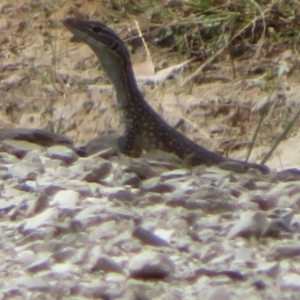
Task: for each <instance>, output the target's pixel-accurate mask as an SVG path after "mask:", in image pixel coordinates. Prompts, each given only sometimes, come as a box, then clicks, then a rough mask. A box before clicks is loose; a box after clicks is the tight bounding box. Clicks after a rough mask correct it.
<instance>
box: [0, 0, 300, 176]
mask: <svg viewBox="0 0 300 300" xmlns="http://www.w3.org/2000/svg"><path fill="white" fill-rule="evenodd" d="M0 11H1V15H0V29H1V35H0V47H1V48H0V55H1V56H0V62H1V63H0V67H1V75H0V105H1V112H0V126H1V127H25V128H41V129H47V130H51V131H54V132H58V133H61V134H65V135H67V136H69V137H71V138H72V139H73V140H74V142H75V144H76V145H83V144H85V143H87V142H88V141H89V140H90V139H92V138H94V137H96V136H98V135H103V134H107V133H114V132H117V133H120V132H122V125H121V124H120V122H119V117H118V111H117V109H116V101H115V93H114V91H113V90H112V88H111V86H110V84H109V82H108V80H107V77H106V75H105V74H104V73H103V72H102V70H101V68H100V67H99V65H98V62H97V58H96V57H95V55H94V54H93V53H92V51H91V50H90V49H89V48H88V47H87V46H86V45H84V44H81V43H76V42H74V41H73V40H72V36H71V34H70V33H69V32H68V31H67V30H66V29H65V28H64V27H63V25H62V23H61V20H62V19H63V18H65V17H74V16H75V17H76V16H83V17H84V16H89V18H90V19H96V20H102V19H103V17H101V14H102V16H103V15H105V14H106V13H107V12H108V8H107V7H106V8H105V7H104V6H103V5H102V3H101V2H99V1H89V2H84V1H81V2H80V1H77V2H76V4H74V3H73V2H72V1H66V2H63V3H61V2H60V1H46V0H44V1H6V0H2V1H1V3H0ZM138 22H140V25H141V26H143V21H142V20H140V21H139V20H138ZM112 25H113V24H112ZM113 26H114V28H115V30H116V31H117V32H119V33H120V34H121V36H124V37H125V36H128V35H129V36H130V33H128V30H127V29H128V28H129V27H130V28H131V27H132V26H135V25H134V24H133V22H131V21H130V20H127V21H126V20H124V21H123V20H122V21H121V23H119V24H115V25H113ZM148 47H149V48H150V53H151V58H152V60H153V62H154V66H155V67H156V69H159V68H160V69H162V68H164V67H166V66H168V67H169V66H172V65H175V64H178V63H180V62H182V61H185V60H186V59H187V58H185V57H183V56H179V55H178V54H173V53H168V52H167V51H166V49H161V48H158V47H155V46H153V45H150V44H149V45H148ZM144 53H145V49H144V48H143V46H142V47H140V48H139V49H138V50H137V51H135V54H134V55H132V60H133V63H137V62H141V61H142V60H143V59H144V57H145V55H144ZM270 53H272V51H270ZM274 53H275V51H274ZM274 53H273V55H271V56H268V57H263V56H262V57H261V56H259V59H251V60H249V59H248V60H243V59H239V60H237V61H235V62H234V64H235V70H236V74H237V75H236V78H234V76H233V67H232V64H231V62H230V60H229V59H228V58H227V57H226V56H225V55H224V56H221V57H220V59H219V61H218V62H216V63H214V64H213V65H212V66H210V67H209V68H207V70H206V71H205V72H204V73H203V74H202V75H201V77H199V78H198V80H196V82H197V83H194V84H192V83H191V82H188V83H187V84H185V85H184V86H183V85H181V84H180V83H181V82H182V81H183V80H184V79H185V78H187V77H188V76H189V75H190V74H191V73H192V72H193V71H195V70H196V69H197V68H198V67H199V64H200V63H199V62H193V63H191V64H189V65H188V66H187V67H186V68H185V70H184V71H183V72H181V73H179V74H177V75H176V76H175V77H173V78H175V80H174V79H169V80H167V81H165V82H164V83H163V84H161V85H159V86H158V87H155V86H153V85H148V84H145V83H141V84H140V86H141V89H142V90H143V91H144V94H145V97H146V99H147V100H148V101H149V103H150V104H151V105H153V106H154V107H155V109H156V110H157V111H158V112H159V113H160V114H161V115H162V116H163V117H164V118H165V119H166V120H167V121H168V122H169V123H170V124H171V125H173V126H174V127H176V128H177V129H178V130H180V131H182V132H183V133H184V134H186V135H187V136H189V137H190V138H192V139H193V140H195V141H196V142H198V143H199V144H202V145H204V146H206V147H208V148H209V149H212V150H215V151H220V152H221V153H223V154H224V153H225V154H226V153H229V156H233V157H238V158H241V159H243V158H244V157H245V154H246V150H247V147H245V145H248V144H249V143H250V142H251V139H252V136H253V134H254V131H255V129H256V126H257V124H258V122H259V113H257V112H255V111H257V110H259V107H260V106H262V104H263V103H264V102H265V101H266V100H267V99H268V98H269V97H270V94H272V95H271V97H270V98H271V99H272V100H273V101H275V100H274V99H279V101H278V102H277V104H278V105H277V108H276V109H274V110H273V111H272V112H271V113H270V114H269V115H268V118H267V119H266V121H265V123H264V126H263V128H262V129H261V130H260V134H259V135H258V140H257V142H256V147H255V150H254V151H253V152H252V155H251V157H250V160H252V161H254V160H256V161H259V160H261V159H262V157H263V156H264V154H265V153H266V152H267V151H268V150H269V149H270V147H271V145H272V143H273V142H274V140H275V138H276V136H278V135H279V133H280V132H282V128H283V126H284V125H286V122H287V121H289V120H291V119H292V117H293V115H294V113H295V112H296V108H297V107H298V102H299V95H300V89H299V88H298V83H299V63H298V58H297V57H296V56H295V54H294V52H293V51H292V49H281V50H279V51H278V49H277V50H276V54H274ZM257 68H263V70H265V72H260V73H259V74H254V73H255V72H252V71H251V70H254V69H257ZM282 69H286V70H288V71H287V72H286V74H284V72H283V75H281V76H276V75H277V74H279V72H280V70H282ZM249 70H250V71H249ZM270 70H271V72H272V73H273V74H275V76H274V77H275V79H273V81H272V85H274V90H273V92H272V93H270V89H268V90H266V89H264V85H266V84H269V82H268V81H266V73H267V72H270ZM142 72H143V71H142ZM251 111H253V112H252V113H251ZM297 128H299V124H298V126H297V127H294V129H293V130H292V132H291V134H290V135H289V137H288V138H287V139H286V140H285V141H284V142H282V143H281V144H280V146H279V147H278V148H277V150H276V152H275V154H274V155H273V156H272V158H271V159H270V160H269V162H268V165H269V166H270V167H271V168H276V169H277V170H281V169H285V168H289V167H300V158H299V157H300V156H299V152H300V143H299V135H298V130H297ZM258 145H259V146H258Z"/></svg>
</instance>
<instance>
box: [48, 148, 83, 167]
mask: <svg viewBox="0 0 300 300" xmlns="http://www.w3.org/2000/svg"><path fill="white" fill-rule="evenodd" d="M47 153H48V156H49V157H50V158H52V159H58V160H61V161H63V162H65V163H66V164H67V165H70V164H72V163H73V162H75V161H76V160H77V159H78V155H77V154H76V153H75V152H74V151H73V150H72V149H70V148H68V147H65V146H52V147H50V148H48V149H47Z"/></svg>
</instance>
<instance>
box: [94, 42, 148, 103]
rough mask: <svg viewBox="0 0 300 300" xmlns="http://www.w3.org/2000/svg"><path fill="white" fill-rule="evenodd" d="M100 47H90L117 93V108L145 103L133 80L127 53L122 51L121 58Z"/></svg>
mask: <svg viewBox="0 0 300 300" xmlns="http://www.w3.org/2000/svg"><path fill="white" fill-rule="evenodd" d="M100 46H101V45H99V47H95V45H90V47H91V48H92V50H94V52H95V54H96V55H97V57H98V59H99V61H100V62H101V65H102V67H103V69H104V71H105V72H106V73H107V75H108V77H109V80H110V81H111V83H112V84H113V86H114V88H115V90H116V92H117V99H118V107H121V108H126V107H129V106H130V105H131V104H134V103H140V102H141V101H145V100H144V97H143V95H142V93H141V91H140V90H139V88H138V85H137V82H136V80H135V77H134V73H133V69H132V64H131V61H130V58H129V55H128V52H127V51H126V52H125V51H124V52H123V54H124V55H123V56H122V57H121V56H118V55H116V54H115V53H114V52H112V51H111V50H110V49H108V48H107V47H100Z"/></svg>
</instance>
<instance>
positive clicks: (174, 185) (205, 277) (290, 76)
mask: <svg viewBox="0 0 300 300" xmlns="http://www.w3.org/2000/svg"><path fill="white" fill-rule="evenodd" d="M0 13H1V15H0V29H1V36H0V59H1V66H0V67H1V75H0V96H1V97H0V105H1V113H0V117H1V120H0V122H1V128H20V127H21V128H40V129H46V130H52V131H54V132H58V133H59V134H64V135H66V136H68V138H66V137H61V136H60V135H59V136H56V135H51V134H49V135H46V136H45V134H44V133H43V132H39V131H36V130H33V131H26V130H25V131H24V130H23V131H21V132H20V131H13V130H12V131H7V130H5V131H3V130H0V138H1V143H0V161H1V166H0V195H1V200H0V214H1V219H0V232H1V246H0V253H1V255H0V260H1V264H0V274H1V278H3V279H4V280H2V281H1V282H0V295H1V299H91V298H98V299H137V300H139V299H141V300H142V299H168V300H169V299H209V300H214V299H240V298H244V299H298V298H299V290H300V272H299V269H300V266H299V263H300V261H299V255H300V242H299V222H300V209H299V207H300V189H299V180H300V178H299V173H298V172H291V171H290V172H282V170H285V169H287V168H291V167H292V168H299V167H300V159H299V149H300V146H298V145H300V143H299V137H298V134H297V132H298V130H297V128H298V127H295V128H296V129H295V130H294V131H293V132H292V134H291V135H290V137H289V138H288V139H287V140H286V141H284V142H283V143H282V144H281V145H280V148H278V150H277V152H276V154H275V155H273V157H272V158H271V160H270V161H269V162H268V165H269V166H270V168H271V173H270V174H265V175H264V174H261V173H259V172H258V171H257V170H250V171H248V172H245V173H233V172H230V171H225V170H221V169H219V168H217V167H205V166H199V167H194V168H192V169H190V168H186V167H185V166H184V165H183V163H182V162H181V161H180V160H179V159H178V158H176V157H174V156H173V155H170V154H165V153H160V152H154V153H147V154H144V155H143V156H142V157H140V158H128V157H126V156H124V155H121V154H119V153H118V152H117V151H116V149H115V148H113V147H110V146H111V145H112V144H108V145H107V143H103V145H102V148H101V149H98V150H97V151H96V152H95V153H94V154H93V155H91V156H89V157H80V156H79V155H78V154H80V153H79V151H78V149H79V148H78V147H79V146H81V145H84V144H86V143H87V142H88V141H89V140H91V139H92V138H94V137H96V136H98V135H100V136H102V135H105V134H108V133H116V134H118V133H120V132H121V131H122V126H121V124H120V122H119V119H118V111H117V109H116V107H115V100H114V96H115V95H114V92H113V91H112V89H111V86H110V85H109V83H108V81H107V78H106V77H105V74H103V73H102V72H101V70H99V68H98V66H97V59H96V58H95V57H94V55H93V53H92V52H91V51H90V50H89V49H88V48H87V47H86V46H85V45H82V44H78V43H74V42H73V41H72V40H71V35H70V33H69V32H67V30H65V29H64V28H63V27H62V24H61V23H60V21H59V20H61V19H63V18H65V17H76V16H85V15H88V16H89V17H90V19H100V20H101V14H105V13H107V11H106V10H105V7H104V6H103V5H102V4H101V2H99V1H89V2H86V1H83V2H82V3H81V2H80V1H78V2H76V3H75V4H74V3H73V2H71V1H66V2H64V3H63V4H62V3H61V1H5V0H3V1H2V2H1V3H0ZM126 22H127V23H128V20H127V21H126ZM122 28H124V26H123V25H122V24H121V25H120V24H119V25H118V26H117V25H116V27H115V29H116V30H118V32H119V33H120V34H121V35H122V32H123V31H124V30H123V31H122ZM125 35H126V34H125ZM150 50H152V51H151V52H152V55H153V60H154V62H156V63H157V65H159V64H161V65H163V64H164V63H165V61H168V62H169V63H170V62H172V63H173V62H174V64H175V63H178V62H180V58H178V57H177V56H176V55H171V56H170V54H168V55H166V56H163V55H162V54H161V52H159V51H158V50H157V49H151V47H150ZM142 56H143V55H141V54H140V53H139V52H138V53H136V54H135V55H134V56H133V60H134V62H137V61H140V59H141V57H142ZM182 60H183V59H182V58H181V61H182ZM256 63H257V62H256ZM245 64H246V62H240V63H239V64H237V66H236V68H237V72H238V73H239V74H243V70H245V69H246V67H247V68H249V65H248V64H247V65H246V66H245ZM262 64H265V65H270V67H271V69H272V70H273V71H274V72H275V73H276V72H277V73H278V72H283V71H280V70H282V68H283V67H282V66H285V70H293V72H292V73H291V72H287V74H284V75H283V76H281V77H280V78H279V83H278V84H279V86H280V87H281V88H280V92H279V93H278V94H277V95H276V97H275V98H276V99H277V97H278V99H279V100H280V101H281V102H282V104H281V106H280V107H281V108H280V110H278V111H276V118H277V119H280V118H281V119H285V120H289V119H291V116H293V113H294V112H295V111H296V108H297V105H298V101H299V99H298V98H299V95H300V92H299V88H298V87H297V85H298V78H299V74H298V73H299V70H298V69H299V68H298V67H297V66H298V59H297V56H296V55H295V54H294V53H293V51H292V50H291V49H282V51H281V52H280V53H278V54H277V55H276V56H275V57H269V58H268V59H265V60H261V61H260V65H262ZM193 66H195V65H193ZM252 67H253V68H254V67H255V63H253V62H252ZM283 73H284V72H283ZM220 74H222V76H221V80H220V78H219V77H218V78H219V79H216V76H220ZM186 75H187V74H185V73H184V74H183V76H186ZM206 76H207V77H208V78H210V76H211V78H215V79H214V81H213V82H207V83H206V84H203V85H196V86H193V87H191V88H190V86H189V87H188V88H187V87H186V86H185V87H182V88H180V87H178V85H179V84H176V82H174V81H173V82H172V81H167V82H166V83H165V84H164V85H163V86H160V87H159V89H158V90H156V91H155V93H153V87H151V86H150V87H149V86H146V85H145V84H141V88H142V90H143V91H144V93H145V95H146V97H147V99H149V102H150V103H151V105H153V106H154V107H155V108H156V109H157V110H158V111H159V113H160V114H161V115H162V116H163V117H164V118H165V119H166V120H167V121H168V122H169V123H170V124H172V125H174V126H176V125H178V124H181V126H179V128H178V129H179V130H181V131H182V132H183V133H184V134H186V135H188V136H189V137H190V138H192V139H193V140H195V141H197V142H199V143H201V144H203V145H205V146H207V147H209V148H210V149H219V146H220V144H222V143H223V144H226V143H227V144H228V145H229V148H230V145H232V141H235V140H238V141H241V143H243V142H247V141H249V140H251V136H252V134H253V131H254V130H255V124H256V123H257V122H258V116H257V115H256V114H255V111H259V110H260V107H261V106H262V104H263V103H264V101H265V100H266V99H268V97H269V95H268V94H267V93H264V92H263V91H262V89H261V86H259V85H257V82H258V81H259V80H262V78H261V77H260V76H256V77H253V76H246V77H245V76H242V75H241V76H240V77H239V78H238V79H232V67H231V65H230V63H227V62H226V61H223V62H220V63H218V64H216V68H215V69H214V70H211V71H210V72H208V73H207V74H206ZM207 77H206V79H207ZM224 78H226V79H227V80H226V81H224V80H223V79H224ZM177 79H178V78H177ZM228 79H229V80H228ZM176 85H177V87H176ZM151 95H152V96H151ZM228 99H234V102H226V101H227V100H228ZM222 101H225V102H222ZM274 101H275V100H274ZM216 103H217V104H216ZM219 103H223V104H222V105H219ZM226 103H227V104H228V103H230V107H232V106H233V104H232V103H234V105H236V104H237V103H238V104H239V105H240V106H241V107H246V113H245V114H244V113H242V114H239V115H238V117H237V114H236V113H235V114H234V113H232V112H235V110H234V109H233V108H232V109H231V110H227V111H226V113H225V117H224V114H223V116H222V118H221V117H219V118H211V116H212V115H216V114H217V115H218V114H220V111H224V107H226V105H227V104H226ZM249 110H250V111H252V114H250V115H249V113H248V114H247V111H249ZM240 111H241V109H240V110H239V112H240ZM221 115H222V114H221ZM270 118H271V117H270ZM273 118H274V117H273ZM237 119H238V122H237V123H238V125H237V126H236V124H235V123H236V120H237ZM272 120H273V119H272ZM182 124H183V126H182ZM233 124H235V125H233ZM204 125H205V126H204ZM264 130H266V131H268V132H272V134H275V133H276V130H275V128H274V122H273V123H272V122H271V121H270V122H269V123H268V124H267V125H266V127H265V128H264ZM8 132H9V134H8ZM215 132H218V133H220V132H221V134H219V135H215ZM227 132H230V133H231V134H233V136H234V138H232V137H230V138H229V135H227ZM20 136H22V137H23V138H20ZM16 137H17V138H16ZM212 137H213V138H212ZM26 140H27V141H26ZM28 141H30V142H28ZM73 141H74V144H75V146H73ZM220 141H221V142H220ZM258 144H259V147H256V150H255V151H254V152H253V154H252V157H251V160H256V159H260V158H261V157H262V155H263V154H264V153H265V152H266V151H267V150H268V149H269V148H270V144H268V142H267V141H266V140H264V139H263V137H260V139H259V143H258ZM244 152H245V150H243V149H242V150H240V151H238V152H234V153H230V155H232V156H235V157H238V158H242V157H244V154H245V153H244ZM276 171H277V172H276Z"/></svg>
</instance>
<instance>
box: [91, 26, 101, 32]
mask: <svg viewBox="0 0 300 300" xmlns="http://www.w3.org/2000/svg"><path fill="white" fill-rule="evenodd" d="M92 29H93V31H94V32H96V33H98V32H102V31H103V29H102V28H101V27H99V26H96V27H93V28H92Z"/></svg>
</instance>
